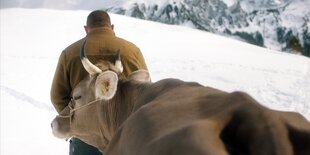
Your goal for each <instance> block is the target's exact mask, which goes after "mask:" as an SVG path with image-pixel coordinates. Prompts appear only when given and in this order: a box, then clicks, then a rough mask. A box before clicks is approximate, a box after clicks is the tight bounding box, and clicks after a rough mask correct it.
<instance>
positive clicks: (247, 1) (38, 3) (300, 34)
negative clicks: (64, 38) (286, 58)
mask: <svg viewBox="0 0 310 155" xmlns="http://www.w3.org/2000/svg"><path fill="white" fill-rule="evenodd" d="M8 7H26V8H53V9H87V10H94V9H106V10H108V11H110V12H113V13H117V14H122V15H127V16H131V17H136V18H140V19H146V20H152V21H157V22H162V23H167V24H175V25H186V26H189V27H192V28H197V29H200V30H205V31H209V32H213V33H216V34H220V35H225V36H228V37H232V38H235V39H239V40H242V41H245V42H248V43H251V44H255V45H259V46H262V47H266V48H269V49H273V50H279V51H286V52H293V53H299V54H303V55H306V56H310V9H309V8H310V1H309V0H195V1H192V0H113V1H110V0H91V1H88V0H3V1H1V8H8Z"/></svg>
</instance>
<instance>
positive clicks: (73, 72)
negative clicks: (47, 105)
mask: <svg viewBox="0 0 310 155" xmlns="http://www.w3.org/2000/svg"><path fill="white" fill-rule="evenodd" d="M84 29H85V31H86V34H87V35H86V37H85V38H82V39H81V40H78V41H77V42H75V43H73V44H72V45H70V46H68V47H67V48H66V49H65V50H64V51H63V52H62V53H61V55H60V58H59V60H58V65H57V68H56V72H55V75H54V79H53V83H52V88H51V101H52V103H53V105H54V107H55V109H56V110H57V112H58V113H60V112H61V111H62V110H63V109H64V108H65V107H67V105H68V104H69V102H70V100H71V99H72V96H71V92H72V90H73V89H74V87H75V86H76V85H77V84H78V83H79V82H80V81H81V80H82V79H83V78H85V77H86V76H88V73H87V72H86V71H85V69H84V68H83V66H82V63H81V61H80V57H79V52H80V48H81V46H82V43H83V41H84V40H85V39H86V46H85V48H86V49H85V51H86V52H87V56H88V58H89V59H90V61H91V62H93V63H94V64H96V62H98V61H99V60H102V59H103V60H108V61H111V62H112V63H114V61H115V55H116V52H117V51H118V50H119V51H120V53H121V61H122V64H123V67H124V70H123V73H122V75H120V78H124V77H126V76H128V75H129V74H130V73H131V72H133V71H136V70H139V69H146V70H147V66H146V64H145V61H144V58H143V55H142V53H141V52H140V50H139V48H138V47H137V46H136V45H134V44H133V43H130V42H128V41H126V40H124V39H121V38H118V37H116V36H115V33H114V31H113V29H114V25H112V24H111V21H110V17H109V15H108V13H106V12H105V11H102V10H96V11H93V12H91V13H90V14H89V15H88V17H87V24H86V26H84ZM87 154H91V155H96V154H101V152H99V151H98V150H97V149H96V148H94V147H92V146H90V145H88V144H85V143H84V142H82V141H81V140H79V139H77V138H72V139H71V140H70V155H87Z"/></svg>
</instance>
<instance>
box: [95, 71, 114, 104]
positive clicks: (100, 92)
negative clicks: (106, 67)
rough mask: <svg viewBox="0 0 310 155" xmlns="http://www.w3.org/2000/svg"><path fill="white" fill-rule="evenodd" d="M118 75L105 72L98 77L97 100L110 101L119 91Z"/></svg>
mask: <svg viewBox="0 0 310 155" xmlns="http://www.w3.org/2000/svg"><path fill="white" fill-rule="evenodd" d="M117 83H118V75H117V74H116V73H115V72H112V71H105V72H103V73H100V74H99V75H98V76H97V79H96V83H95V92H96V99H100V100H110V99H112V98H113V97H114V95H115V93H116V90H117Z"/></svg>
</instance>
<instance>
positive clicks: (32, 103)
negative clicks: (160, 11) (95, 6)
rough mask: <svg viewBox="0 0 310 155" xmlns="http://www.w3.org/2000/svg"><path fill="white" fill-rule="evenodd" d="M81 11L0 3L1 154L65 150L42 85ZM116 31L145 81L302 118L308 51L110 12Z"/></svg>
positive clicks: (308, 109) (308, 111) (78, 28)
mask: <svg viewBox="0 0 310 155" xmlns="http://www.w3.org/2000/svg"><path fill="white" fill-rule="evenodd" d="M88 13H89V11H60V10H58V11H56V10H46V9H16V8H13V9H1V10H0V15H1V18H0V20H1V21H0V24H1V26H0V30H1V33H0V39H1V42H0V50H1V70H0V71H1V79H0V81H1V87H0V88H1V96H0V98H1V111H0V112H1V115H0V117H1V121H0V123H1V124H0V126H1V136H0V137H1V142H0V144H1V147H0V149H1V151H0V154H1V155H11V154H45V155H55V154H57V155H65V154H68V148H69V145H68V142H66V141H64V140H60V139H57V138H55V137H53V135H52V132H51V129H50V122H51V121H52V119H53V118H54V117H55V115H56V111H55V110H54V108H53V107H52V104H51V102H50V96H49V95H50V93H49V91H50V86H51V82H52V78H53V74H54V71H55V67H56V63H57V61H58V56H59V55H60V53H61V51H62V50H63V49H64V48H65V47H66V46H68V45H69V44H71V43H72V42H74V41H76V40H78V39H80V38H81V37H83V36H85V32H84V30H83V25H84V24H85V19H86V17H87V15H88ZM111 18H112V22H113V23H114V24H115V31H116V34H117V35H118V36H120V37H123V38H125V39H127V40H129V41H132V42H133V43H135V44H136V45H138V46H139V47H140V48H141V50H142V52H143V54H144V56H145V59H146V62H147V64H148V67H149V71H150V74H151V76H152V80H153V81H157V80H160V79H163V78H168V77H172V78H180V79H183V80H185V81H197V82H200V83H201V84H204V85H206V86H211V87H215V88H219V89H222V90H225V91H228V92H231V91H235V90H241V91H246V92H248V93H249V94H251V95H252V96H253V97H254V98H255V99H257V100H258V101H259V102H260V103H262V104H263V105H265V106H267V107H270V108H273V109H278V110H285V111H297V112H300V113H302V114H303V115H304V116H305V117H306V118H307V119H310V105H309V101H310V93H309V92H310V80H309V77H310V59H309V58H307V57H303V56H299V55H292V54H288V53H280V52H276V51H272V50H268V49H265V48H261V47H257V46H253V45H250V44H246V43H243V42H240V41H237V40H233V39H228V38H225V37H223V36H218V35H214V34H211V33H208V32H204V31H199V30H193V29H191V28H186V27H181V26H175V25H164V24H159V23H155V22H149V21H145V20H138V19H134V18H130V17H125V16H120V15H115V14H111Z"/></svg>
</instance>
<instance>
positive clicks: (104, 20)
mask: <svg viewBox="0 0 310 155" xmlns="http://www.w3.org/2000/svg"><path fill="white" fill-rule="evenodd" d="M86 23H87V26H88V27H90V28H96V27H111V20H110V16H109V14H108V13H107V12H105V11H103V10H95V11H93V12H91V13H90V14H89V15H88V17H87V22H86Z"/></svg>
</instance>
